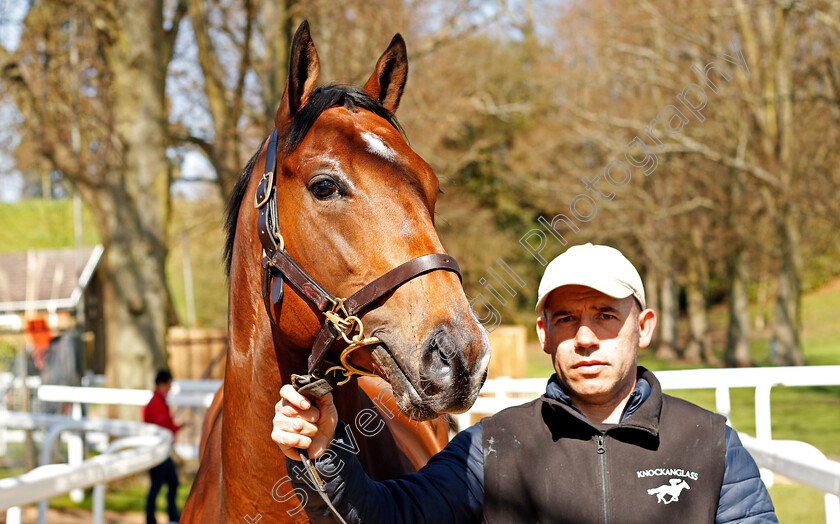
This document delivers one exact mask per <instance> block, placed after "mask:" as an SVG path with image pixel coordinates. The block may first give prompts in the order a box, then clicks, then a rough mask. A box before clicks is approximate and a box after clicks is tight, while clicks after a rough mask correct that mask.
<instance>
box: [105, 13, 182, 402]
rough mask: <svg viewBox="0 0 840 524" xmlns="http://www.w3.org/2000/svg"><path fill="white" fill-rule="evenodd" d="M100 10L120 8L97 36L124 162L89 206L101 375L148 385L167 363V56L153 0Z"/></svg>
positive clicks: (126, 384) (124, 384) (136, 385)
mask: <svg viewBox="0 0 840 524" xmlns="http://www.w3.org/2000/svg"><path fill="white" fill-rule="evenodd" d="M102 7H103V9H105V10H107V9H115V10H117V12H118V13H119V15H118V16H114V19H113V22H112V25H111V26H110V27H107V28H105V29H104V30H103V32H104V33H106V38H105V39H103V40H104V41H105V42H106V43H107V44H106V46H105V49H104V51H105V58H106V61H107V63H108V65H109V66H110V67H109V69H110V71H111V73H112V75H113V78H112V93H111V96H112V97H113V103H114V107H113V119H114V120H113V122H114V131H115V133H116V135H117V138H118V139H119V141H120V145H121V146H122V151H121V152H122V164H123V165H122V169H121V172H119V173H111V174H110V176H109V178H108V180H107V182H106V184H105V187H103V188H101V189H97V190H96V195H95V196H94V197H93V200H95V203H93V204H92V206H91V207H92V208H93V212H94V214H95V215H96V219H97V220H96V221H97V224H98V225H99V227H100V233H101V234H102V237H103V243H104V244H105V248H106V251H105V253H106V255H105V260H104V261H105V264H104V269H105V279H104V290H103V291H104V295H105V300H107V304H108V307H107V309H106V316H105V318H106V338H107V347H108V364H107V368H106V380H107V383H108V384H109V385H111V386H119V387H129V388H147V387H150V386H151V385H152V382H153V377H154V372H155V368H158V367H162V366H164V365H166V362H167V358H166V352H165V340H166V328H167V324H168V323H167V319H168V313H169V308H170V296H169V292H168V289H167V286H166V279H165V263H166V254H167V249H166V224H167V221H168V215H169V185H170V179H171V166H170V163H169V160H168V158H167V156H166V144H167V113H166V100H165V78H166V69H167V57H166V53H165V52H164V49H163V46H162V45H161V43H160V31H161V27H162V19H161V17H162V12H163V10H162V5H161V1H160V0H156V1H148V2H135V1H133V0H122V1H120V2H117V3H116V6H112V7H110V8H109V7H107V6H104V5H103V6H102ZM113 14H114V15H116V13H113ZM91 200H92V199H91V198H88V202H91ZM135 411H136V410H135Z"/></svg>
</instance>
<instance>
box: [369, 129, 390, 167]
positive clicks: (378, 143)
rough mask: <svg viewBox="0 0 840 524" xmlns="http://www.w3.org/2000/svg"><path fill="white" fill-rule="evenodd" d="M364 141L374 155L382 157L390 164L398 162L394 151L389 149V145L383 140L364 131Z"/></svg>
mask: <svg viewBox="0 0 840 524" xmlns="http://www.w3.org/2000/svg"><path fill="white" fill-rule="evenodd" d="M362 140H364V141H365V143H366V144H367V150H368V151H370V152H371V153H373V154H374V155H378V156H381V157H382V158H384V159H385V160H388V161H390V162H393V161H394V160H396V158H397V154H396V153H395V152H394V150H393V149H391V148H390V147H388V145H387V144H386V143H385V142H384V141H383V140H382V139H381V138H379V137H378V136H376V135H374V134H373V133H369V132H367V131H362Z"/></svg>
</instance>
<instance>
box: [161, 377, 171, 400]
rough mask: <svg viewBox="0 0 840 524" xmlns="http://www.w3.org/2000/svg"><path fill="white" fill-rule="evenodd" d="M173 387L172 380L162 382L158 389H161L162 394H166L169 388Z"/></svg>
mask: <svg viewBox="0 0 840 524" xmlns="http://www.w3.org/2000/svg"><path fill="white" fill-rule="evenodd" d="M170 389H172V381H171V380H170V381H169V382H161V383H160V384H158V390H159V391H160V393H161V395H163V396H166V395H168V394H169V390H170Z"/></svg>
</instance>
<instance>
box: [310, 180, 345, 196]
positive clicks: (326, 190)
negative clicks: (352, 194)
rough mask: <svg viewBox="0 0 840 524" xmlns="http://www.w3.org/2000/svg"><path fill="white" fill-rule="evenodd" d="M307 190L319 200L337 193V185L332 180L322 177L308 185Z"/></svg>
mask: <svg viewBox="0 0 840 524" xmlns="http://www.w3.org/2000/svg"><path fill="white" fill-rule="evenodd" d="M309 191H310V192H311V193H312V194H313V195H315V198H317V199H319V200H326V199H328V198H330V197H332V196H334V195H338V194H339V189H338V186H337V185H336V184H335V182H333V181H332V180H329V179H327V178H322V179H321V180H318V181H316V182H315V183H313V184H312V185H310V186H309Z"/></svg>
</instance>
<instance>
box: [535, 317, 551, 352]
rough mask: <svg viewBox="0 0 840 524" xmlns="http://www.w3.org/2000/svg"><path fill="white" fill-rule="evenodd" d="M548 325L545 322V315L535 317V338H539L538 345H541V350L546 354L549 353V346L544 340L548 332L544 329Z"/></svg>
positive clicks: (546, 338)
mask: <svg viewBox="0 0 840 524" xmlns="http://www.w3.org/2000/svg"><path fill="white" fill-rule="evenodd" d="M547 327H548V326H546V324H545V315H540V316H538V317H537V338H539V339H540V346H542V349H543V352H544V353H546V354H549V355H550V354H551V348H549V347H547V346H546V343H545V342H546V340H548V332H547V331H546V329H547Z"/></svg>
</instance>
